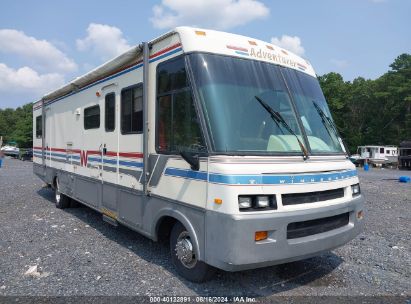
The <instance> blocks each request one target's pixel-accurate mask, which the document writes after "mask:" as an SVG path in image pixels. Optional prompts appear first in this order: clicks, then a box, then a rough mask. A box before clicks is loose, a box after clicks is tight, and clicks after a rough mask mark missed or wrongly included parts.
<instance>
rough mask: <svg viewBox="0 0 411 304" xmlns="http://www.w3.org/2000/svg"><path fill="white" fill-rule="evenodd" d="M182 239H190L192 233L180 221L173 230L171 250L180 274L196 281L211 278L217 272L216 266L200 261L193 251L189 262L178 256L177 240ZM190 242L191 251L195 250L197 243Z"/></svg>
mask: <svg viewBox="0 0 411 304" xmlns="http://www.w3.org/2000/svg"><path fill="white" fill-rule="evenodd" d="M182 240H184V241H190V234H189V232H188V231H187V229H186V228H185V227H184V226H183V225H182V224H181V223H180V222H177V223H175V224H174V226H173V229H172V230H171V235H170V251H171V260H172V262H173V264H174V267H175V268H176V270H177V272H178V274H179V275H181V276H182V277H184V278H185V279H187V280H189V281H191V282H196V283H201V282H205V281H207V280H209V279H211V277H212V276H213V275H214V273H215V268H214V267H211V266H210V265H207V264H206V263H204V262H202V261H198V260H197V258H196V256H195V253H192V255H191V258H192V259H191V260H190V261H187V262H183V260H182V259H180V258H179V257H178V251H177V247H176V246H177V242H178V241H182ZM189 244H191V249H192V250H191V252H195V248H194V246H195V245H194V244H193V243H191V242H190V243H189ZM180 247H181V246H180ZM180 252H181V250H180Z"/></svg>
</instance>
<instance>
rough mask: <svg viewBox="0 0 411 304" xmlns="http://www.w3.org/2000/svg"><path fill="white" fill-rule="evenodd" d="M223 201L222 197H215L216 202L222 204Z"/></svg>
mask: <svg viewBox="0 0 411 304" xmlns="http://www.w3.org/2000/svg"><path fill="white" fill-rule="evenodd" d="M222 203H223V200H222V199H221V198H215V199H214V204H217V205H221V204H222Z"/></svg>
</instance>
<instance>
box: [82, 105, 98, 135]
mask: <svg viewBox="0 0 411 304" xmlns="http://www.w3.org/2000/svg"><path fill="white" fill-rule="evenodd" d="M98 128H100V106H98V105H97V106H92V107H88V108H85V109H84V129H86V130H87V129H98Z"/></svg>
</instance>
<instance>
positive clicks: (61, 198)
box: [54, 178, 70, 209]
mask: <svg viewBox="0 0 411 304" xmlns="http://www.w3.org/2000/svg"><path fill="white" fill-rule="evenodd" d="M54 200H55V203H56V207H57V208H59V209H64V208H68V207H69V206H70V198H69V197H68V196H67V195H64V194H63V193H61V192H60V186H59V180H58V179H57V178H56V186H55V187H54Z"/></svg>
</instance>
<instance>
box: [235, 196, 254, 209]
mask: <svg viewBox="0 0 411 304" xmlns="http://www.w3.org/2000/svg"><path fill="white" fill-rule="evenodd" d="M251 204H252V198H251V197H250V196H239V197H238V206H239V207H240V209H246V208H251Z"/></svg>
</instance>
